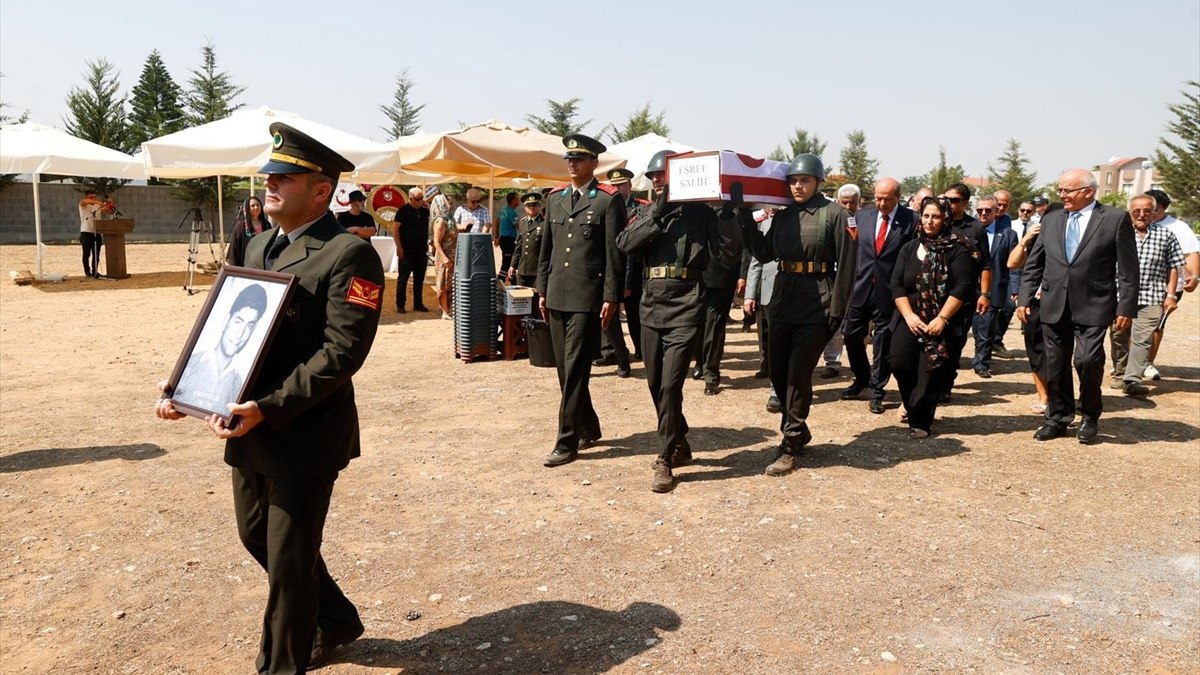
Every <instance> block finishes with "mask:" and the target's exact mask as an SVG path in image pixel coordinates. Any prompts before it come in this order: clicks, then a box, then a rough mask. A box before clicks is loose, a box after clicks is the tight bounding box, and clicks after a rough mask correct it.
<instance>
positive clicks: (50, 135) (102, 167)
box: [0, 122, 145, 279]
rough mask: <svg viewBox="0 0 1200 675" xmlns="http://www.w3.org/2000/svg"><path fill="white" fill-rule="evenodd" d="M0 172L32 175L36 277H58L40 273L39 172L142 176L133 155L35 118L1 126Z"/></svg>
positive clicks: (143, 175)
mask: <svg viewBox="0 0 1200 675" xmlns="http://www.w3.org/2000/svg"><path fill="white" fill-rule="evenodd" d="M0 173H28V174H32V175H33V228H34V234H35V238H36V241H37V278H38V279H47V278H54V279H61V278H62V275H53V277H47V276H45V275H43V274H42V209H41V204H40V200H39V195H38V182H39V176H40V174H44V173H49V174H56V175H62V176H84V177H88V178H127V179H135V178H145V173H144V170H143V168H142V165H141V164H139V163H138V162H137V160H135V159H134V158H133V157H130V156H129V155H126V154H125V153H123V152H118V151H116V150H113V149H112V148H106V147H104V146H102V145H97V144H95V143H92V142H90V141H85V140H83V139H81V138H76V137H74V136H72V135H70V134H68V133H67V132H65V131H62V130H59V129H55V128H53V127H47V126H44V125H41V124H36V123H34V122H25V123H23V124H6V125H4V126H0Z"/></svg>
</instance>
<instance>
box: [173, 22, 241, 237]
mask: <svg viewBox="0 0 1200 675" xmlns="http://www.w3.org/2000/svg"><path fill="white" fill-rule="evenodd" d="M201 55H202V57H203V65H202V66H201V67H200V68H199V69H197V70H193V71H192V77H191V79H189V80H188V90H187V92H186V93H185V94H184V96H183V100H184V107H185V109H186V112H187V120H188V123H189V126H199V125H201V124H207V123H209V122H215V121H217V120H220V119H225V118H226V117H229V115H230V114H231V113H232V112H233V111H234V110H237V109H238V108H240V107H242V106H241V104H240V103H235V102H234V99H236V98H237V97H238V96H240V95H241V94H242V92H243V91H245V90H246V88H245V87H241V86H238V85H236V84H234V82H233V78H232V77H230V75H229V74H228V73H225V72H219V71H218V70H217V51H216V48H215V47H213V44H212V42H209V43H207V44H205V45H204V47H203V49H202V50H201ZM232 183H233V181H230V180H228V179H226V180H223V181H222V184H221V186H222V190H221V192H222V198H223V199H224V200H225V201H228V200H230V199H232V198H233V196H234V194H233V193H234V186H233V184H232ZM175 196H176V197H178V198H179V199H181V200H183V201H185V202H187V203H189V204H195V205H196V206H199V207H208V208H210V209H213V210H215V209H216V206H217V178H216V177H215V176H214V177H213V178H195V179H191V180H181V181H179V182H178V183H177V184H176V189H175ZM214 220H215V219H214Z"/></svg>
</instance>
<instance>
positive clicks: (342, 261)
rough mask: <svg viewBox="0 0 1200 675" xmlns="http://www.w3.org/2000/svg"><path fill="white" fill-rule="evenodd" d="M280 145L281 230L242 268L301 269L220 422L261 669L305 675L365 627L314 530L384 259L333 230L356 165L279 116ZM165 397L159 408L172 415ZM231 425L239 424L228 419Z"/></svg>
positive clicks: (274, 163)
mask: <svg viewBox="0 0 1200 675" xmlns="http://www.w3.org/2000/svg"><path fill="white" fill-rule="evenodd" d="M270 130H271V134H272V136H273V139H274V149H273V150H272V152H271V155H270V161H268V162H267V164H266V165H264V166H263V167H262V169H261V170H260V173H264V174H267V183H266V199H265V200H264V204H263V210H264V211H265V212H266V213H267V215H269V216H271V220H272V221H273V222H274V223H275V224H276V227H275V228H274V229H271V230H267V231H266V232H263V233H262V234H260V235H258V236H255V237H254V238H253V239H251V240H250V242H249V243H248V244H247V245H246V254H245V266H246V267H251V268H255V269H264V270H274V271H276V272H281V273H284V274H291V275H294V276H295V277H296V286H295V290H294V291H293V294H292V296H291V299H290V300H289V303H288V306H287V307H286V308H285V309H284V310H283V318H282V319H281V321H280V324H279V327H278V334H277V335H276V339H275V340H274V341H273V342H272V343H271V345H270V347H268V348H267V350H266V352H265V353H264V354H263V356H262V364H261V367H260V369H259V371H258V375H257V377H256V379H255V381H254V382H253V383H252V384H251V385H250V393H249V396H248V399H247V400H246V401H245V402H244V403H238V404H230V406H229V412H230V414H231V415H232V418H231V420H230V422H229V423H227V422H226V421H225V420H224V419H223V418H221V417H218V416H217V415H212V416H210V417H209V418H208V420H207V422H208V426H209V428H210V429H211V430H212V431H213V433H214V434H215V435H216V436H217V438H221V439H225V440H226V443H225V463H226V464H229V465H230V466H231V467H233V504H234V512H235V515H236V517H237V527H238V535H239V536H240V537H241V540H242V544H243V545H244V546H245V547H246V550H247V551H249V553H250V555H251V556H253V557H254V559H255V560H256V561H257V562H258V564H259V565H261V566H262V567H263V569H264V570H266V572H267V582H268V587H267V588H268V590H267V607H266V611H265V613H264V616H263V623H262V626H263V635H262V640H261V642H260V646H259V653H258V662H257V668H258V670H257V672H259V673H289V674H290V673H303V672H306V670H307V669H309V668H316V667H318V666H320V665H322V664H323V663H325V662H327V661H328V660H329V658H330V656H331V655H332V653H333V651H334V650H336V649H337V648H338V647H340V646H341V645H344V644H347V643H349V642H352V641H353V640H355V639H357V638H358V637H359V636H360V635H362V632H363V624H362V621H361V620H360V619H359V615H358V611H357V610H356V609H355V607H354V603H352V602H351V601H350V600H349V599H347V598H346V596H345V595H343V594H342V591H341V589H340V588H338V585H337V583H336V582H335V581H334V580H333V578H332V577H331V576H330V575H329V570H328V569H326V567H325V561H324V560H322V559H321V533H322V530H323V529H324V526H325V516H326V514H327V513H328V511H329V501H330V497H331V495H332V494H333V484H334V481H335V480H337V477H338V472H340V471H341V470H342V469H345V468H346V466H347V465H348V464H349V463H350V460H351V459H353V458H355V457H358V456H359V429H358V412H357V408H356V407H355V404H354V384H353V383H352V382H351V377H352V376H353V375H354V373H355V372H357V371H358V369H359V368H360V367H361V366H362V364H363V362H364V361H365V360H366V358H367V354H368V353H369V352H370V351H371V343H372V342H373V341H374V339H375V333H376V330H377V328H378V326H379V311H380V307H381V306H382V304H383V265H382V264H381V263H380V261H379V255H378V254H376V253H375V249H373V248H371V245H370V244H369V243H367V242H366V241H365V240H363V239H361V238H359V237H356V236H354V235H353V234H350V233H349V232H347V231H346V230H344V229H342V227H341V226H340V225H338V222H337V220H336V219H335V218H334V217H333V214H332V213H330V212H329V201H330V199H332V197H333V194H334V190H335V189H336V187H337V181H338V177H339V175H340V174H342V173H346V172H350V171H353V170H354V165H353V164H351V163H350V162H349V161H347V160H346V159H345V158H343V157H342V156H341V155H339V154H337V153H336V152H334V151H333V150H331V149H329V148H328V147H326V146H325V145H323V144H322V143H321V142H319V141H317V140H316V139H314V138H312V137H311V136H308V135H307V134H305V133H303V132H301V131H299V130H297V129H294V128H292V127H290V126H288V125H287V124H283V123H281V122H276V123H274V124H272V125H271V127H270ZM160 388H162V389H163V390H164V398H163V399H162V400H160V401H159V402H158V405H157V407H156V408H155V414H156V415H157V416H158V417H160V418H162V419H172V420H173V419H179V418H180V417H182V415H181V414H180V413H179V412H178V411H177V410H175V408H174V406H173V405H172V403H171V400H170V399H169V398H165V396H166V395H169V394H170V392H169V391H167V385H166V383H161V384H160ZM233 420H236V422H233Z"/></svg>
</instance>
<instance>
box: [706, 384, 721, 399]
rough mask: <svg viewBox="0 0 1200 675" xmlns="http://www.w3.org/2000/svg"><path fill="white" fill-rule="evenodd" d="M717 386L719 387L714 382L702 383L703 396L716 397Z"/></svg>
mask: <svg viewBox="0 0 1200 675" xmlns="http://www.w3.org/2000/svg"><path fill="white" fill-rule="evenodd" d="M718 386H720V385H718V384H717V383H716V382H705V383H704V395H705V396H716V395H717V387H718Z"/></svg>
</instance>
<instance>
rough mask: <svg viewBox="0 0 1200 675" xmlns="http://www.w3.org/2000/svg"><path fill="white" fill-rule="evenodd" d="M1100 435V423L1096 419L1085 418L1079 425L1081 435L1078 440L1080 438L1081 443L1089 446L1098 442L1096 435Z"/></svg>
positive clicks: (1078, 435) (1079, 434)
mask: <svg viewBox="0 0 1200 675" xmlns="http://www.w3.org/2000/svg"><path fill="white" fill-rule="evenodd" d="M1099 433H1100V423H1099V422H1097V421H1096V420H1094V419H1089V418H1086V417H1085V418H1083V421H1082V422H1080V423H1079V433H1078V434H1077V438H1079V442H1080V443H1083V444H1084V445H1087V444H1088V443H1091V442H1092V441H1094V440H1096V435H1097V434H1099Z"/></svg>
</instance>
